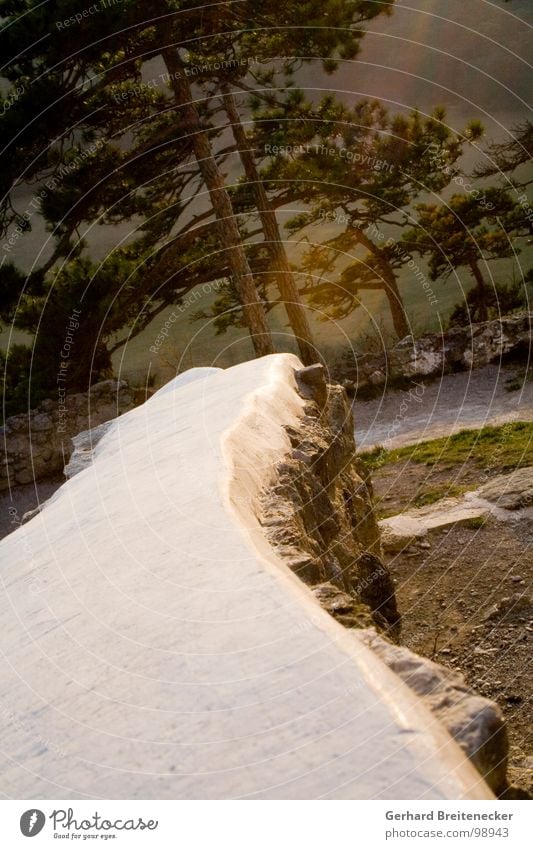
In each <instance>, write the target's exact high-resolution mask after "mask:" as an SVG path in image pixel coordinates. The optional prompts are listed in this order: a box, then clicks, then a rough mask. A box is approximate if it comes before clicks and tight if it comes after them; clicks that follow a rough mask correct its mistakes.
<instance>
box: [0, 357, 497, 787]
mask: <svg viewBox="0 0 533 849" xmlns="http://www.w3.org/2000/svg"><path fill="white" fill-rule="evenodd" d="M298 367H300V363H299V361H298V360H297V358H296V357H293V356H292V355H277V356H272V357H266V358H264V359H262V360H256V361H253V362H250V363H245V364H243V365H240V366H236V367H234V368H232V369H228V370H227V371H220V372H211V371H210V372H208V373H206V374H199V373H196V374H189V375H188V377H183V376H182V377H181V378H178V379H177V380H176V382H175V383H174V384H169V385H167V386H166V387H164V390H162V391H160V392H158V393H156V394H155V395H154V396H153V397H152V398H151V399H150V400H149V401H148V402H147V403H146V404H144V405H143V406H142V407H139V408H136V409H135V410H132V411H131V412H129V413H127V414H125V415H124V416H122V417H121V418H120V419H117V420H116V422H115V423H114V424H113V425H112V426H111V428H110V429H109V431H108V432H107V433H106V434H105V436H104V437H103V438H102V440H101V441H100V442H99V443H98V445H97V446H96V447H95V449H94V459H93V463H92V465H91V466H90V467H88V468H86V469H84V470H83V471H81V472H80V473H79V474H77V475H76V476H75V477H73V478H72V479H71V480H69V481H68V482H67V483H66V484H65V485H64V486H63V487H62V488H61V490H60V491H59V492H58V493H57V494H56V496H55V497H54V499H53V500H52V501H51V502H50V503H48V504H47V505H46V506H45V508H44V509H43V511H42V512H41V513H40V514H39V515H38V516H36V517H35V518H34V519H32V520H31V521H30V522H29V523H28V524H26V525H24V526H23V527H21V528H20V529H18V530H17V531H15V532H14V533H13V534H11V535H10V536H8V537H7V538H6V539H5V540H4V541H3V542H2V543H1V544H0V556H1V558H2V566H1V577H2V596H1V600H0V629H1V633H2V645H3V659H2V676H1V684H0V717H1V723H2V751H3V754H2V764H1V767H0V770H1V774H2V779H3V783H2V787H3V792H4V793H5V794H6V795H7V796H11V797H14V798H41V799H42V798H84V797H91V798H92V797H96V798H126V799H133V798H143V799H149V798H162V799H166V798H176V799H179V798H204V799H212V798H241V797H246V798H288V799H309V798H313V799H314V798H334V799H346V798H357V799H365V798H384V799H409V798H410V799H418V798H422V799H460V798H476V799H490V798H492V797H491V793H490V791H489V790H488V788H487V787H486V785H485V784H484V782H483V781H482V780H481V778H480V777H479V775H478V774H477V773H476V772H475V770H474V769H473V767H472V766H471V765H470V764H469V763H468V762H467V761H466V760H465V759H464V757H463V755H462V753H461V751H460V749H459V747H458V746H457V745H456V744H455V743H454V742H453V741H452V739H451V738H450V737H449V736H448V735H447V733H446V732H445V731H444V729H443V728H442V726H441V725H440V724H439V723H438V722H437V721H436V720H435V719H434V718H433V717H432V716H431V715H430V714H429V713H428V712H427V711H426V709H425V708H424V707H423V706H422V705H421V703H420V702H419V700H418V699H417V697H416V696H414V694H413V693H412V692H411V691H410V690H409V689H407V688H406V686H405V685H404V684H403V683H402V682H401V681H400V680H399V679H398V678H397V677H396V676H395V675H394V674H393V673H391V672H390V671H389V670H388V669H387V668H386V667H385V666H384V664H382V662H381V661H379V660H378V658H377V657H376V656H375V655H374V654H373V653H372V651H371V650H370V649H368V648H367V647H366V646H365V645H363V643H362V642H361V641H360V640H359V639H358V638H357V636H356V634H355V632H350V631H347V630H345V629H343V628H342V626H341V625H339V624H338V623H337V622H335V621H334V620H333V619H332V618H331V617H329V616H328V614H327V613H325V612H324V611H322V609H321V608H320V607H318V605H317V603H316V601H315V600H314V598H313V597H312V595H311V593H310V592H309V591H308V589H307V588H306V587H305V586H304V585H303V584H301V583H300V582H299V581H298V579H297V578H296V577H295V576H294V575H293V574H292V573H291V572H290V571H289V570H288V569H287V568H286V567H285V566H284V564H283V563H282V562H281V561H279V559H278V558H277V557H276V556H275V555H274V553H273V551H272V550H271V548H270V546H269V545H268V544H267V542H266V540H265V539H264V537H263V536H262V533H261V529H260V526H259V523H258V521H257V495H258V492H259V489H260V488H261V487H262V486H264V485H266V484H268V482H269V480H270V478H271V476H272V467H273V463H274V461H275V460H276V459H277V458H279V457H280V455H282V454H283V453H284V452H285V450H287V448H288V440H287V438H286V436H285V434H284V431H283V425H284V424H288V423H290V421H291V419H294V418H295V417H298V416H299V415H300V414H301V410H302V401H301V399H300V397H299V396H298V395H297V393H296V389H295V384H294V379H293V370H294V368H298ZM191 378H197V379H195V380H192V381H191Z"/></svg>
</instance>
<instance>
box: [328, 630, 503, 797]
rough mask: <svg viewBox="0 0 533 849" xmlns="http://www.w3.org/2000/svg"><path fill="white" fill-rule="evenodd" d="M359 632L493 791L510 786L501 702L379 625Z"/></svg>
mask: <svg viewBox="0 0 533 849" xmlns="http://www.w3.org/2000/svg"><path fill="white" fill-rule="evenodd" d="M333 615H335V614H333ZM359 635H360V636H361V638H362V639H363V640H364V642H365V643H366V644H367V645H368V646H370V648H372V650H373V651H374V652H375V653H376V654H377V655H378V657H380V658H381V660H383V661H384V663H386V665H387V666H388V667H389V668H390V669H392V670H393V672H395V673H396V675H398V676H399V677H400V678H401V679H402V680H403V681H404V682H405V683H406V684H407V685H408V686H409V687H410V688H411V689H412V690H414V691H415V693H417V695H419V696H420V698H421V699H422V700H423V701H424V703H425V704H426V706H427V707H429V708H430V710H431V711H432V712H433V713H434V714H435V715H436V716H437V717H438V718H439V719H440V721H441V722H442V723H443V725H444V726H445V727H446V728H447V730H448V731H449V733H450V734H451V736H452V737H453V738H454V739H455V740H456V741H457V743H459V745H460V746H461V748H462V749H463V751H464V752H465V754H466V755H467V756H468V758H469V759H470V760H471V761H472V763H473V764H474V766H475V767H476V768H477V769H478V771H479V772H480V773H481V775H482V776H483V777H484V778H485V780H486V782H487V784H488V785H489V787H490V788H491V789H492V790H493V791H494V793H495V794H496V795H498V794H500V793H502V792H503V791H505V789H506V787H507V779H506V769H507V755H508V740H507V732H506V728H505V721H504V718H503V714H502V712H501V710H500V708H499V707H498V705H497V704H496V703H495V702H493V701H490V699H485V698H483V697H482V696H478V695H477V694H476V693H474V692H472V690H470V689H469V688H468V687H467V685H466V683H465V680H464V678H463V676H462V675H461V674H459V673H457V672H451V671H450V670H449V669H446V668H445V667H443V666H440V665H439V664H437V663H433V661H431V660H428V659H427V658H424V657H420V656H419V655H416V654H413V652H411V651H409V649H407V648H404V647H403V646H396V645H393V644H392V643H390V642H388V641H387V640H384V639H382V638H381V637H380V636H378V635H377V633H376V632H375V631H374V630H371V629H369V630H366V631H361V632H359Z"/></svg>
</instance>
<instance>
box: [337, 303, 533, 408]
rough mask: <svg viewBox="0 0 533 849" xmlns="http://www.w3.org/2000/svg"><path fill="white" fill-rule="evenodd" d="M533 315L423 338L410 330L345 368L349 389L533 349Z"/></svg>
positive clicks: (454, 368) (477, 363)
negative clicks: (395, 342)
mask: <svg viewBox="0 0 533 849" xmlns="http://www.w3.org/2000/svg"><path fill="white" fill-rule="evenodd" d="M532 320H533V317H532V315H531V313H521V314H519V315H512V316H505V317H503V318H501V319H495V320H493V321H487V322H482V323H480V324H473V325H471V326H470V327H453V328H452V329H450V330H448V331H446V333H443V334H440V333H433V334H426V335H425V336H422V337H420V338H419V339H413V337H412V336H407V337H406V338H405V339H402V340H401V341H400V342H398V343H397V344H396V345H395V346H394V347H393V348H392V349H390V350H389V351H384V352H381V353H379V354H363V355H362V356H360V357H357V360H356V362H355V363H352V365H351V366H350V365H349V366H348V367H347V368H346V367H345V368H343V370H342V376H343V378H346V386H347V388H348V389H354V388H355V387H357V391H358V392H360V391H361V390H365V389H366V390H372V388H373V387H374V388H375V387H380V386H383V385H384V384H385V383H388V382H391V381H392V382H394V381H395V380H398V379H406V380H407V379H409V378H413V377H437V376H440V375H442V374H445V373H447V372H456V371H461V370H463V369H470V368H478V367H480V366H484V365H487V364H488V363H491V362H493V361H495V360H498V359H499V358H501V357H504V356H507V355H509V354H512V353H514V352H516V353H518V352H520V351H523V352H527V351H530V349H531V330H532Z"/></svg>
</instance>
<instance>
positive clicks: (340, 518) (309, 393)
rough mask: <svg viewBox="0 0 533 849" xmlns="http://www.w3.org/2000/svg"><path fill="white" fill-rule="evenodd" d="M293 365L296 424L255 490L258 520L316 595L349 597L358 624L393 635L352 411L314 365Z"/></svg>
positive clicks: (395, 619) (387, 582)
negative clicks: (299, 403) (286, 447)
mask: <svg viewBox="0 0 533 849" xmlns="http://www.w3.org/2000/svg"><path fill="white" fill-rule="evenodd" d="M312 369H313V371H311V370H310V369H302V370H301V371H300V372H298V374H297V376H298V378H299V387H300V394H301V395H302V397H304V398H305V399H306V401H307V404H306V408H305V416H304V417H303V418H302V420H301V425H300V426H299V427H298V429H295V428H292V427H291V428H288V429H287V432H288V435H289V438H290V441H291V445H292V452H291V454H290V456H287V457H285V458H284V459H283V460H282V461H281V462H280V463H278V465H277V468H276V473H277V480H276V482H275V484H274V485H273V486H272V487H271V488H270V489H269V490H268V492H266V493H265V495H264V498H263V504H262V507H263V511H262V520H261V522H262V525H263V527H264V530H265V533H266V535H267V538H268V540H269V542H270V543H271V545H272V546H273V547H274V548H275V549H276V551H277V552H278V554H279V555H280V556H282V557H283V559H284V560H285V562H286V563H287V565H288V566H289V567H290V568H291V569H292V570H293V571H294V572H295V573H296V574H297V575H298V576H299V577H300V578H301V579H302V580H303V581H304V582H305V583H306V584H308V585H309V586H311V587H315V588H317V587H320V588H321V589H317V590H316V592H317V593H318V595H317V597H318V598H319V600H321V601H322V602H323V603H324V606H325V607H326V609H327V606H328V604H329V603H330V602H331V603H332V604H334V601H335V600H334V598H333V600H331V593H333V595H334V593H335V590H341V591H342V592H344V593H347V594H348V596H350V597H351V599H352V609H351V610H350V611H349V614H350V616H351V618H352V619H353V618H354V616H355V618H356V619H357V621H358V622H359V627H364V626H366V625H368V624H369V622H373V623H374V624H376V625H377V626H378V627H379V628H381V629H383V630H385V631H387V632H389V633H390V634H391V635H393V636H398V634H399V630H400V617H399V614H398V610H397V607H396V600H395V596H394V587H393V584H392V581H391V578H390V574H389V572H388V569H387V567H386V566H385V564H384V563H383V561H382V559H381V544H380V537H379V529H378V526H377V524H376V520H375V517H374V513H373V510H372V493H371V486H370V482H369V480H368V479H366V478H365V471H364V467H363V465H362V464H361V462H360V461H359V460H358V458H356V456H355V442H354V430H353V419H352V413H351V409H350V405H349V403H348V399H347V396H346V393H345V392H344V390H343V389H342V387H341V386H331V385H328V386H327V385H326V383H325V380H324V375H323V373H322V374H321V375H320V378H319V375H318V370H319V369H322V367H321V366H313V367H312Z"/></svg>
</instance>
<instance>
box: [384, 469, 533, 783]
mask: <svg viewBox="0 0 533 849" xmlns="http://www.w3.org/2000/svg"><path fill="white" fill-rule="evenodd" d="M500 472H501V470H500V469H497V468H495V469H493V470H491V471H490V472H489V473H488V477H492V476H493V475H495V474H498V473H500ZM486 479H487V477H484V473H483V471H482V469H480V466H479V464H478V463H475V462H468V461H467V462H465V463H463V464H461V465H458V466H450V465H445V464H439V463H436V464H435V465H434V466H432V467H429V468H428V467H427V466H426V465H424V464H421V463H415V462H412V461H410V460H402V461H400V462H396V463H390V464H385V465H384V466H382V467H381V468H380V469H377V470H375V471H374V472H373V482H374V490H375V498H376V505H377V510H378V512H379V513H381V515H383V514H386V515H393V514H396V513H399V512H402V511H403V510H405V509H408V508H410V507H413V506H418V504H419V503H420V501H421V500H422V502H424V499H428V500H429V501H431V500H433V498H434V497H435V495H437V494H439V493H441V496H442V497H444V496H445V495H446V494H447V491H449V494H451V495H454V494H457V492H458V491H459V490H462V489H464V488H467V489H476V488H477V486H478V485H479V484H480V483H482V482H484V480H486ZM428 493H429V496H428ZM532 539H533V522H532V521H531V520H528V519H524V518H520V519H518V518H516V520H512V521H509V522H506V523H501V522H496V521H493V520H489V521H488V522H486V523H485V524H484V525H483V526H482V527H465V526H464V525H460V526H453V527H452V528H451V529H449V530H444V531H437V532H434V533H432V534H430V535H429V536H428V542H429V547H425V545H427V543H424V544H423V546H424V547H423V546H421V545H413V546H410V547H409V548H408V549H407V550H406V551H404V552H402V553H401V554H394V555H389V556H388V563H389V565H390V568H391V571H392V574H393V577H394V580H395V583H396V591H397V597H398V605H399V607H400V610H401V613H402V621H403V624H402V637H401V643H402V644H403V645H406V646H408V647H409V648H410V649H411V650H412V651H414V652H417V653H418V654H421V655H424V656H426V657H429V658H431V659H433V660H435V661H437V662H438V663H441V664H443V665H444V666H448V667H450V668H451V669H454V670H456V671H459V672H461V673H463V675H464V676H465V678H466V681H467V683H468V684H469V685H470V686H471V687H472V689H474V690H475V691H477V692H478V693H479V694H480V695H483V696H487V697H488V698H491V699H493V700H494V701H496V702H498V704H499V705H500V706H501V708H502V710H503V712H504V714H505V717H506V719H507V723H508V733H509V738H510V769H509V777H510V780H511V782H512V783H513V784H516V785H519V786H521V787H523V788H524V789H526V790H528V791H529V792H530V793H533V715H532V710H531V705H532V694H533V665H532V662H531V659H532V656H533V603H532V598H533V558H532V556H531V541H532ZM524 592H525V594H526V598H525V600H524V599H522V600H521V601H520V602H517V600H516V596H523V595H524Z"/></svg>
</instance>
